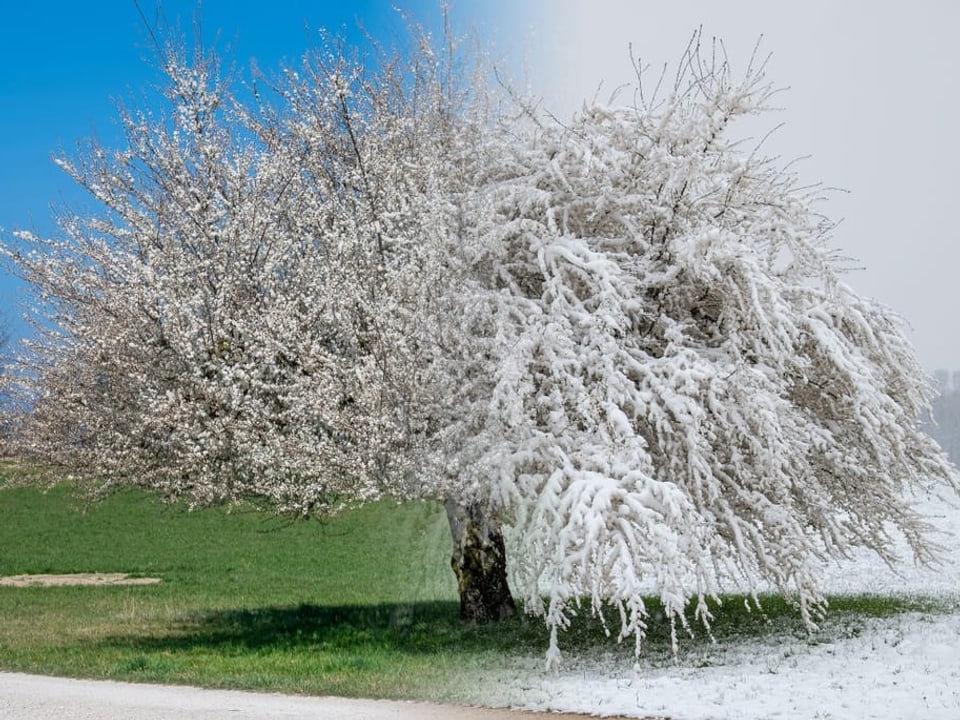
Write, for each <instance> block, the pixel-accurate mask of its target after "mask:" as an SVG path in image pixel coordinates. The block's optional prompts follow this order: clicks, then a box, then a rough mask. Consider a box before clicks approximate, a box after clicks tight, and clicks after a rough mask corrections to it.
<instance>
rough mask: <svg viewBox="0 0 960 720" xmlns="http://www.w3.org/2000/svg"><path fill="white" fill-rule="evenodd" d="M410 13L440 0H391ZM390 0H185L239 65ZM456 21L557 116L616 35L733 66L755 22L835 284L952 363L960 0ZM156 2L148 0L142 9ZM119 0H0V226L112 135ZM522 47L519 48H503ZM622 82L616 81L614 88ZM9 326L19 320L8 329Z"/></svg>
mask: <svg viewBox="0 0 960 720" xmlns="http://www.w3.org/2000/svg"><path fill="white" fill-rule="evenodd" d="M398 2H399V4H400V5H401V6H402V7H403V8H404V9H405V10H406V11H407V12H408V13H409V14H410V15H412V16H414V17H415V18H417V19H420V20H421V21H423V22H425V23H427V24H430V23H435V22H436V20H437V18H438V15H439V6H440V0H398ZM199 4H200V3H199V2H197V0H164V1H163V2H161V3H160V4H159V5H158V4H157V3H156V0H141V5H142V7H143V9H144V12H145V14H146V15H147V17H148V19H149V20H150V22H151V23H153V22H154V21H155V18H156V17H157V16H158V15H159V16H160V17H162V18H163V19H164V22H165V23H166V24H167V25H172V26H177V25H179V26H180V27H182V28H183V29H184V30H189V29H190V27H191V24H192V18H193V17H194V15H195V12H196V9H197V7H198V6H199ZM393 4H394V3H393V1H392V0H354V1H349V0H340V1H339V2H324V1H322V0H313V1H310V0H272V2H262V1H260V2H254V1H252V0H203V1H202V24H203V28H204V35H205V37H206V38H207V41H208V42H209V41H213V40H214V39H216V38H219V39H218V40H216V42H217V47H218V48H219V49H220V50H221V51H226V54H227V55H228V56H229V57H231V58H232V59H233V61H234V62H235V64H236V66H237V69H238V70H239V71H240V72H241V74H242V73H243V72H244V71H246V70H247V68H248V67H249V60H250V58H251V57H256V58H257V61H258V63H259V65H260V66H261V67H262V68H264V69H267V70H269V69H271V68H274V67H276V65H277V63H278V61H279V60H280V59H282V58H286V59H288V60H291V61H296V59H297V57H298V56H299V55H300V54H301V53H302V52H303V51H304V50H305V49H306V48H308V47H309V46H310V45H311V44H312V43H313V39H314V38H315V37H316V36H315V34H314V33H315V31H316V30H317V28H319V27H321V26H325V27H327V28H329V29H331V30H337V31H339V30H343V31H345V32H346V33H347V34H348V35H350V36H351V37H352V38H354V39H359V37H360V36H359V34H358V33H357V30H356V29H357V23H358V21H359V22H361V23H362V24H363V25H364V27H365V28H366V30H367V31H368V32H369V33H370V34H372V35H373V36H375V37H377V38H380V39H381V40H383V41H384V42H387V43H389V42H390V40H391V39H393V38H395V37H398V36H399V35H402V20H401V19H400V17H399V15H398V13H397V12H396V11H395V10H394V9H393ZM451 4H452V7H453V11H452V13H453V20H454V23H455V25H456V26H457V28H458V29H460V30H467V29H474V28H475V29H477V31H478V32H479V34H480V36H481V38H482V40H484V41H485V42H488V43H491V44H492V45H493V46H494V50H493V51H494V53H495V54H498V55H501V56H505V57H506V58H507V59H506V60H505V61H503V62H501V64H506V65H509V66H510V73H511V74H512V75H513V76H514V77H515V78H518V79H519V81H520V82H523V80H525V81H526V82H528V83H529V84H530V86H531V87H532V89H533V90H535V91H536V92H537V93H538V94H543V95H545V96H546V100H547V105H548V107H550V108H551V109H554V110H555V111H556V112H557V114H558V115H560V116H564V115H566V114H568V113H569V112H571V111H573V110H575V109H576V108H577V107H578V106H579V104H580V102H581V100H582V99H583V98H584V97H586V96H592V95H594V93H595V91H596V89H597V86H598V84H599V83H600V81H601V80H603V81H604V88H605V89H604V91H603V92H601V93H600V95H599V97H600V98H601V99H603V98H605V96H606V95H605V93H606V89H609V88H612V87H615V86H616V85H618V84H620V83H622V82H630V81H632V80H634V77H633V74H632V70H631V67H630V61H629V52H628V44H630V43H632V44H633V47H634V51H635V53H636V54H638V55H640V56H641V57H642V58H643V59H644V60H645V61H646V60H649V61H650V63H651V64H652V65H654V66H655V67H659V66H660V65H661V64H663V63H665V62H674V61H676V60H677V59H678V58H679V56H680V54H681V52H682V50H683V48H684V46H685V44H686V42H687V40H688V38H689V37H690V34H691V32H692V31H693V30H694V29H696V28H697V27H700V26H702V27H703V30H704V33H705V34H706V35H707V36H711V35H717V36H719V37H721V38H722V39H723V40H724V41H725V44H726V47H727V49H728V50H729V53H730V56H731V59H732V60H733V62H734V69H735V70H736V68H737V67H738V66H739V67H742V64H743V62H745V58H746V56H748V55H749V53H750V51H751V50H752V48H753V47H754V44H755V43H756V41H757V39H758V38H759V37H760V36H761V35H762V36H763V49H764V51H769V52H771V53H772V54H773V57H772V59H771V61H770V64H769V67H768V73H769V76H770V78H771V80H772V81H773V82H775V83H776V84H778V85H783V86H786V87H788V88H789V89H788V90H787V91H785V92H784V93H783V94H782V95H781V96H780V100H781V102H782V104H783V107H784V110H783V112H781V113H779V114H778V115H776V116H773V117H771V118H770V119H769V120H768V122H767V125H768V126H772V125H774V124H777V123H781V122H783V123H785V126H784V127H783V129H782V130H780V131H778V133H777V134H776V136H775V138H774V141H773V143H772V144H771V145H770V146H769V147H771V148H773V149H774V150H775V151H776V152H777V153H780V154H781V155H782V156H783V157H784V159H794V158H798V157H804V156H808V155H809V156H811V157H810V159H809V160H805V161H804V162H803V163H802V164H801V166H800V167H801V176H802V178H803V179H804V180H805V181H808V182H821V181H822V182H823V183H824V184H826V185H828V186H837V187H841V188H843V189H844V190H846V191H849V192H845V193H840V194H837V195H834V196H833V197H832V198H831V200H830V203H829V204H828V205H827V207H826V208H825V209H826V211H827V212H828V214H829V215H831V216H832V217H834V218H843V223H842V224H841V226H840V228H839V230H838V231H837V234H836V238H835V240H836V243H835V244H836V245H837V247H838V248H839V249H840V250H841V251H843V252H844V253H845V254H847V255H849V256H852V257H854V258H856V259H857V260H858V262H859V264H861V265H862V266H863V267H864V268H865V269H864V270H862V271H858V272H854V273H851V274H850V275H849V276H848V281H849V283H850V284H851V285H852V286H853V287H854V288H855V289H856V290H858V291H859V292H862V293H864V294H866V295H870V296H872V297H875V298H877V299H878V300H880V301H881V302H883V303H885V304H887V305H889V306H891V307H892V308H894V309H895V310H897V311H898V312H900V313H901V314H902V315H903V316H904V317H905V318H906V319H907V320H908V321H909V323H910V324H911V326H912V328H913V329H912V330H911V332H910V338H911V340H912V341H913V342H914V344H915V346H916V348H917V351H918V354H919V357H920V359H921V361H922V362H923V363H924V364H925V365H926V366H927V367H928V368H930V369H931V370H932V369H934V368H937V367H945V368H950V369H960V291H958V290H957V287H960V282H958V278H960V229H958V228H960V224H958V222H957V220H956V217H955V215H956V212H955V210H954V207H955V206H956V197H958V195H960V181H958V178H960V173H958V170H957V169H958V168H960V143H958V142H957V141H956V138H955V136H956V133H957V129H958V128H960V100H958V96H957V93H956V92H955V91H954V87H955V86H956V73H957V71H958V70H960V42H957V39H956V33H957V28H958V27H960V3H954V2H947V1H946V0H913V1H912V2H910V3H877V2H875V1H874V0H845V1H844V2H837V1H836V0H805V1H804V2H802V3H785V2H783V3H781V2H769V0H724V2H716V0H683V1H682V2H665V1H664V0H656V1H654V0H452V3H451ZM158 8H159V11H158ZM150 55H151V46H150V41H149V35H148V33H147V31H146V29H145V27H144V24H143V21H142V20H141V18H140V16H139V14H138V12H137V9H136V6H135V4H134V2H133V0H103V2H85V3H84V2H66V1H64V2H57V1H56V0H47V1H46V2H43V3H30V2H18V3H13V2H9V3H4V4H3V6H2V9H0V68H2V70H0V230H2V231H3V234H0V239H3V238H8V237H9V236H8V235H7V234H6V233H9V231H11V230H14V229H18V228H25V229H30V230H34V231H37V232H40V233H50V232H52V231H53V223H52V221H51V210H50V207H51V204H57V203H61V202H63V201H66V202H68V203H72V204H76V203H78V202H81V200H82V196H81V195H80V194H79V193H78V192H77V191H76V190H75V188H73V187H72V185H71V183H70V181H69V180H68V179H67V178H66V177H65V176H64V175H63V174H62V173H61V172H60V171H59V170H57V168H56V167H54V165H53V164H52V162H51V161H50V157H51V155H52V154H54V153H56V152H57V151H58V150H61V149H64V150H66V151H67V152H68V153H69V152H71V151H72V149H73V148H74V147H75V144H76V142H77V141H78V140H80V139H82V138H85V137H89V136H90V135H91V134H96V135H97V136H98V137H99V138H100V139H101V141H103V142H104V144H106V145H108V146H109V145H111V144H112V143H111V138H113V137H115V117H116V112H115V106H114V102H115V100H116V99H121V98H128V97H130V96H131V95H134V96H136V95H138V94H140V93H141V92H142V91H143V90H144V87H145V86H146V85H148V84H149V83H151V82H152V81H153V80H155V78H156V75H155V73H154V72H153V70H152V69H151V67H150V65H149V63H148V62H147V61H148V60H149V57H150ZM521 59H522V61H521ZM627 98H629V95H628V96H627ZM21 297H22V289H21V288H19V287H17V286H15V285H14V284H13V283H12V282H11V280H10V279H9V278H8V277H4V276H2V275H0V307H2V309H0V315H3V314H5V315H6V318H7V321H8V322H15V321H16V317H17V316H18V315H19V312H20V311H19V310H18V309H17V307H16V304H17V303H18V301H19V300H20V299H21ZM14 330H15V332H20V331H21V330H22V326H20V325H17V326H15V327H14Z"/></svg>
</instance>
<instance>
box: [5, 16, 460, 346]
mask: <svg viewBox="0 0 960 720" xmlns="http://www.w3.org/2000/svg"><path fill="white" fill-rule="evenodd" d="M200 5H201V3H200V2H197V0H164V2H162V3H157V2H155V0H141V2H140V7H141V8H142V10H143V17H141V14H140V12H138V10H137V6H136V4H135V2H134V0H106V1H104V2H73V1H70V2H67V1H63V2H57V1H53V2H50V1H47V2H42V3H31V2H17V3H12V2H11V3H3V5H2V9H0V68H2V70H0V231H2V233H3V235H0V239H2V240H4V241H6V240H8V239H9V235H8V233H9V232H11V231H13V230H19V229H27V230H31V231H34V232H37V233H39V234H43V235H48V234H50V233H52V232H55V223H54V220H53V212H52V208H53V207H56V206H63V205H64V204H68V205H70V206H73V207H76V206H78V204H80V203H83V202H84V199H85V198H84V195H83V194H82V192H81V191H79V190H78V189H77V188H76V187H75V186H74V185H73V184H72V182H71V181H70V180H69V178H67V177H66V176H65V175H64V174H63V173H62V172H61V171H60V170H59V169H58V168H57V167H55V166H54V164H53V162H52V160H51V158H52V157H53V156H54V155H57V154H60V153H61V152H66V153H67V154H72V153H73V152H74V149H75V148H76V145H77V142H78V141H80V140H82V139H84V138H88V137H90V136H96V137H97V138H98V139H99V140H100V141H101V142H102V143H103V144H104V145H106V146H108V147H110V146H113V145H116V144H117V142H119V139H118V135H117V124H116V115H117V113H116V102H117V101H118V100H128V99H130V98H137V97H140V96H141V95H142V93H143V92H144V90H145V89H147V88H148V87H149V86H150V85H151V84H152V83H155V82H156V81H157V79H158V74H157V73H156V71H155V70H154V68H153V66H152V65H151V63H152V59H153V57H154V55H153V44H152V41H151V39H150V32H149V31H148V28H147V24H149V25H150V26H152V28H153V29H155V30H157V31H158V32H159V28H161V27H164V26H165V27H172V28H180V30H181V31H182V32H184V33H190V32H192V28H193V27H194V21H195V19H196V18H197V17H198V13H197V8H198V7H199V6H200ZM471 5H472V3H471V2H464V3H460V8H458V11H457V13H458V15H464V14H465V11H467V10H469V9H470V8H471ZM403 8H404V10H405V11H406V12H408V13H409V14H410V15H411V16H413V17H415V18H419V19H421V20H420V21H422V22H424V23H425V24H430V23H435V22H436V21H437V18H438V8H439V3H438V2H434V1H433V0H409V1H407V2H404V3H403ZM144 17H145V18H146V20H147V24H145V23H144ZM199 17H200V22H201V27H202V32H203V35H204V39H205V42H207V43H211V42H213V43H216V47H217V48H218V49H219V51H220V52H222V53H224V54H225V55H226V56H227V57H228V58H230V59H232V61H233V62H234V63H235V65H236V69H237V71H238V72H239V73H240V74H241V76H242V75H243V74H244V73H245V72H246V71H247V70H248V68H249V66H250V60H251V58H256V59H257V62H258V63H259V64H260V66H261V67H262V68H263V69H264V70H266V71H268V72H269V71H270V70H271V69H274V68H276V66H277V65H278V63H280V62H281V61H288V62H291V63H295V62H296V61H297V59H298V57H299V56H300V54H301V53H303V52H304V50H306V49H307V48H309V47H311V45H312V44H314V43H315V39H316V37H317V34H316V33H317V31H318V29H319V28H320V27H326V28H328V29H329V30H331V31H336V32H343V33H345V34H346V35H347V36H348V37H350V38H351V39H353V40H354V41H356V42H362V37H361V36H360V33H359V32H358V26H359V25H360V24H362V25H363V27H365V28H366V29H367V30H368V31H369V32H370V33H371V34H373V35H374V36H376V37H378V38H382V39H383V41H384V42H387V43H389V42H390V40H391V39H392V38H393V37H398V36H399V35H400V34H401V31H402V29H403V23H404V21H403V19H402V18H401V16H400V14H399V13H398V12H397V11H396V10H394V8H393V4H392V3H391V2H390V1H389V0H363V1H359V2H358V1H352V2H318V1H316V0H314V1H313V2H311V1H309V0H274V1H273V2H269V3H268V2H262V0H261V1H257V0H203V2H202V12H201V13H200V14H199ZM23 299H24V288H23V286H22V285H21V284H20V283H19V282H18V281H16V280H15V279H14V278H11V277H10V276H9V275H6V274H5V273H3V272H2V271H0V308H2V310H0V319H3V320H5V321H6V322H7V324H8V325H9V326H10V327H11V330H12V333H13V334H14V335H20V334H22V333H24V332H26V327H25V325H24V324H23V323H22V322H21V321H20V320H19V316H20V315H21V310H20V308H19V307H18V305H19V304H20V303H21V302H22V301H23Z"/></svg>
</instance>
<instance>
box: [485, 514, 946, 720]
mask: <svg viewBox="0 0 960 720" xmlns="http://www.w3.org/2000/svg"><path fill="white" fill-rule="evenodd" d="M918 505H919V506H920V507H921V508H922V509H923V511H924V512H925V513H926V514H927V515H928V516H929V517H930V520H931V522H932V523H933V524H934V525H935V526H936V527H937V528H938V529H939V530H940V531H941V533H942V534H940V535H938V538H937V539H938V541H939V542H940V544H941V545H943V546H944V551H943V565H942V566H940V567H938V568H933V569H930V568H921V567H915V566H912V565H910V564H905V565H904V566H903V567H899V568H897V570H896V571H894V570H891V569H890V568H888V567H886V566H885V565H883V564H882V563H880V562H878V561H877V560H876V559H875V558H873V557H872V556H870V555H867V554H863V555H859V556H857V557H855V558H852V559H851V560H850V561H849V562H847V563H844V564H842V565H838V566H836V567H834V568H831V570H830V572H829V573H828V577H827V588H828V590H829V592H830V593H831V594H832V595H833V596H834V601H833V607H832V609H831V612H830V613H829V614H828V616H827V618H826V620H825V621H824V622H823V623H822V625H821V628H820V630H818V631H817V632H815V633H813V634H812V635H810V636H809V637H808V636H805V635H804V634H803V633H796V632H792V631H786V632H785V631H783V629H782V628H781V629H777V628H776V627H771V628H770V632H769V633H768V634H764V635H760V636H757V635H756V634H754V635H752V636H750V635H744V636H742V637H740V638H739V639H733V638H731V637H729V636H728V637H725V638H723V639H722V641H721V642H718V643H717V644H710V643H708V642H690V643H687V644H686V649H684V650H682V651H681V653H680V655H679V656H678V657H677V658H676V660H673V659H667V660H664V658H663V657H662V656H657V655H649V656H644V658H642V659H641V661H640V663H638V665H637V666H636V668H633V667H630V665H629V664H628V663H625V662H624V660H623V657H622V656H617V657H615V656H613V655H609V656H606V657H597V656H594V657H592V658H586V659H579V660H572V659H570V658H568V660H567V662H566V664H565V665H564V666H563V667H562V668H561V669H560V670H559V671H557V672H546V671H544V670H543V667H542V662H541V663H539V664H538V663H537V662H535V661H534V660H533V659H531V660H530V661H529V662H527V663H526V664H524V663H522V662H520V661H518V663H517V664H516V665H515V666H514V667H512V668H510V672H509V673H508V674H505V675H504V676H503V678H504V679H503V681H502V682H500V683H499V684H498V685H497V687H496V690H495V693H496V694H497V695H498V696H499V697H500V698H501V699H502V700H503V701H504V702H506V703H510V704H513V705H517V706H522V707H526V708H536V709H551V710H568V711H583V712H589V713H597V714H618V715H628V716H636V717H646V716H658V717H659V716H662V717H669V718H672V719H673V720H726V719H729V720H760V719H765V718H784V720H814V719H815V718H816V719H827V718H829V719H832V720H866V719H868V718H877V719H884V720H901V719H903V720H906V719H908V718H909V719H912V718H917V719H922V720H957V718H960V510H958V509H957V507H955V503H953V505H954V506H951V505H948V504H947V503H945V502H944V501H943V500H941V499H936V498H932V497H931V498H922V499H921V500H920V501H919V502H918ZM859 593H870V594H872V595H870V596H869V597H872V598H874V599H873V600H865V599H864V598H863V597H857V594H859ZM897 598H900V599H903V600H905V601H908V602H909V601H910V599H911V598H912V599H914V600H916V599H917V598H924V599H925V602H927V603H929V605H928V606H927V607H923V606H922V605H923V604H922V603H921V607H919V608H917V609H915V610H913V611H910V612H906V613H901V612H889V613H888V612H885V611H884V610H883V608H882V607H873V608H869V607H866V606H864V605H863V603H865V602H867V603H870V602H876V603H881V604H882V603H890V602H894V601H895V599H897ZM891 609H892V608H891ZM508 677H509V678H510V679H506V678H508Z"/></svg>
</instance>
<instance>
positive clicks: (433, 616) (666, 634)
mask: <svg viewBox="0 0 960 720" xmlns="http://www.w3.org/2000/svg"><path fill="white" fill-rule="evenodd" d="M760 605H761V607H760V608H759V609H758V608H756V607H755V605H754V604H753V603H752V602H747V601H746V598H744V597H743V596H728V597H726V598H724V602H723V606H722V608H719V609H717V612H716V613H715V618H714V622H713V625H712V638H713V639H715V640H717V641H720V642H723V641H724V640H730V641H736V640H744V639H749V638H759V637H770V638H774V637H778V636H779V637H783V636H793V637H798V638H799V637H805V636H808V632H807V629H806V628H805V627H804V625H803V622H802V620H801V619H800V616H799V613H798V612H797V610H796V608H794V607H793V606H791V605H790V604H789V603H787V602H786V601H785V600H783V599H782V598H780V597H779V596H765V597H763V598H761V603H760ZM831 606H832V611H831V612H830V613H829V614H828V616H827V625H826V626H825V628H824V631H822V632H821V633H819V634H820V635H821V639H823V638H824V637H826V636H831V635H834V634H835V632H839V634H840V635H847V634H848V632H850V630H849V629H842V630H840V626H841V625H842V626H844V627H845V626H846V625H847V624H848V623H849V622H850V619H851V618H852V619H853V622H854V623H855V624H857V625H859V624H862V622H863V621H864V620H866V619H867V618H870V617H874V618H876V617H887V616H890V615H895V614H899V613H903V612H909V611H912V610H919V609H925V610H931V609H932V607H931V605H930V604H929V603H924V602H922V601H917V600H906V599H897V598H889V597H873V596H858V597H849V598H833V599H832V601H831ZM647 609H648V611H649V617H648V621H647V635H646V640H645V641H644V647H645V652H646V653H651V654H654V655H660V654H666V655H669V654H672V650H671V648H672V643H671V633H672V628H671V624H670V621H669V619H668V618H667V617H666V615H665V613H664V612H663V609H662V605H661V604H660V602H659V601H658V600H656V599H648V601H647ZM605 615H606V617H607V626H608V627H609V629H610V632H611V634H612V635H613V636H614V638H611V637H608V636H607V634H606V632H605V631H604V628H603V624H602V623H601V622H600V621H598V620H597V619H596V618H594V617H592V616H591V614H590V611H589V606H588V605H587V606H585V607H584V608H582V612H581V613H580V615H579V616H578V617H576V618H574V619H573V622H572V623H571V625H570V627H569V628H568V629H567V630H566V631H565V632H564V633H563V634H562V637H561V644H562V645H563V646H564V647H565V648H566V649H567V650H572V651H574V652H591V651H593V650H597V649H609V648H610V646H611V644H612V642H613V640H614V639H615V636H616V632H617V630H618V628H619V616H618V613H617V611H616V610H614V609H607V611H606V612H605ZM831 618H832V621H831ZM838 623H839V624H838ZM831 627H832V628H833V629H832V630H831V629H829V628H831ZM691 629H692V630H693V636H692V637H690V636H688V637H686V640H683V639H681V644H682V645H685V646H686V647H687V649H694V648H695V647H696V646H697V645H698V644H700V643H709V642H712V640H711V637H710V634H708V633H705V632H703V631H702V628H699V627H697V626H694V627H692V628H691ZM677 631H678V633H679V634H680V635H681V636H686V635H687V633H686V632H685V631H683V630H681V629H680V628H679V627H678V628H677ZM824 632H825V633H826V635H824V634H823V633H824ZM809 637H810V639H811V640H814V639H815V638H814V637H813V636H809ZM100 644H101V645H102V646H107V647H113V648H118V647H123V648H127V649H137V650H141V651H174V652H179V651H187V652H190V651H193V650H239V651H249V652H253V653H256V652H259V651H263V650H281V651H282V650H287V651H289V650H293V651H298V650H323V651H335V652H356V651H364V650H371V649H375V650H380V651H387V652H396V653H410V654H442V653H477V654H479V653H485V652H497V653H513V652H516V653H521V652H524V653H529V652H533V653H535V654H539V653H541V652H543V651H544V650H545V649H546V647H547V645H548V632H547V629H546V627H545V626H544V623H543V620H542V619H541V618H538V617H533V616H528V615H525V614H523V613H521V614H520V615H519V616H518V617H516V618H511V619H509V620H505V621H502V622H499V623H493V624H488V625H469V624H463V623H461V621H460V619H459V608H458V605H457V603H456V602H441V601H436V602H418V603H410V604H381V605H349V606H321V605H298V606H290V607H264V608H255V609H235V610H225V611H209V612H198V613H191V614H188V615H185V616H182V617H181V618H179V619H178V621H177V623H176V624H175V625H173V626H171V627H170V628H169V631H168V632H166V633H164V634H163V635H161V636H152V637H140V636H121V637H117V636H114V637H110V638H104V639H102V640H101V641H100ZM625 645H627V646H631V647H632V643H630V642H627V643H625Z"/></svg>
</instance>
